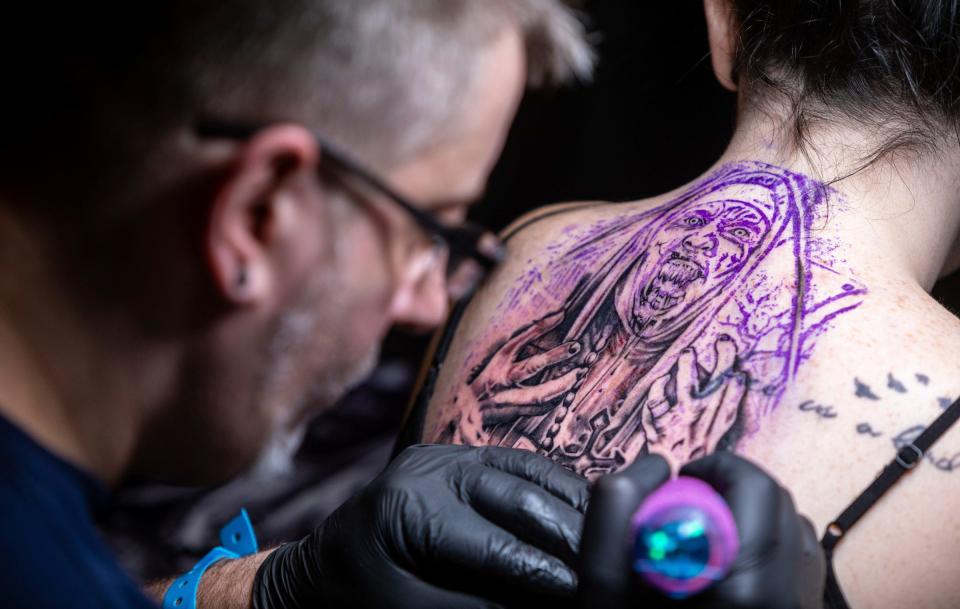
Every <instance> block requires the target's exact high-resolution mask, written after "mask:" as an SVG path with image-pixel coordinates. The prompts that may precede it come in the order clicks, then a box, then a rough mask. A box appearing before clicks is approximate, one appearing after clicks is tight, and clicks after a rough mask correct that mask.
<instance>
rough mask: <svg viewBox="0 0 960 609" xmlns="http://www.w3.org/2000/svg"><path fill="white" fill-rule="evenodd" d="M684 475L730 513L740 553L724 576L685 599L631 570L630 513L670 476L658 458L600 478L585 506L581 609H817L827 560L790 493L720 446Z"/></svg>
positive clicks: (747, 462) (646, 460) (641, 461)
mask: <svg viewBox="0 0 960 609" xmlns="http://www.w3.org/2000/svg"><path fill="white" fill-rule="evenodd" d="M680 473H681V474H682V475H684V476H691V477H694V478H700V479H701V480H703V481H705V482H707V483H708V484H710V485H711V486H713V487H714V488H715V489H716V490H717V492H719V493H720V495H722V496H723V498H724V499H725V500H726V502H727V504H728V505H729V506H730V510H731V511H732V512H733V516H734V519H735V520H736V523H737V528H738V529H739V533H740V552H739V554H738V555H737V559H736V561H735V562H734V564H733V567H732V569H731V571H730V573H729V574H728V576H727V577H726V579H724V580H723V581H721V582H719V583H717V584H716V585H715V586H713V587H712V588H710V589H708V590H706V591H704V592H703V593H701V594H698V595H695V596H692V597H690V598H688V599H686V600H683V601H671V600H669V599H667V598H666V597H664V596H662V595H660V594H659V593H658V592H656V591H654V590H651V589H649V588H646V587H644V586H643V585H642V584H641V583H640V582H639V578H638V577H637V576H635V575H634V574H633V571H632V570H631V564H630V563H631V548H630V543H629V539H628V538H629V534H630V518H631V516H632V515H633V513H634V512H635V511H636V510H637V508H638V507H639V506H640V504H641V503H642V502H643V500H644V499H645V498H646V497H647V495H649V494H650V493H652V492H653V491H654V490H656V489H657V488H658V487H659V486H660V485H661V484H663V482H665V481H666V480H667V479H668V478H669V474H670V471H669V467H668V466H667V464H666V462H665V461H664V460H663V459H661V458H660V457H657V456H649V457H644V458H643V459H640V460H639V461H637V462H636V463H634V464H633V465H631V466H630V467H629V468H627V469H625V470H624V471H622V472H620V473H617V474H614V475H611V476H607V477H605V478H602V479H600V481H598V483H597V484H596V487H595V490H594V493H593V498H592V499H591V503H590V508H589V509H588V511H587V517H586V522H585V528H584V532H583V541H582V552H581V556H580V570H579V573H580V592H579V594H578V598H579V605H580V606H581V607H583V608H584V609H589V608H601V607H602V608H604V609H626V608H638V609H639V608H646V609H649V608H652V607H657V608H659V607H673V606H676V607H691V608H697V609H699V608H703V609H707V608H709V609H754V608H755V609H761V608H762V609H820V608H821V607H822V606H823V588H824V579H825V573H826V570H825V562H824V557H823V552H822V551H821V549H820V545H819V543H818V541H817V535H816V532H815V531H814V528H813V525H812V524H810V521H808V520H807V519H806V518H804V517H803V516H800V515H799V514H797V511H796V508H795V507H794V504H793V500H792V499H791V497H790V494H789V493H788V492H787V491H786V490H785V489H783V488H782V487H780V486H779V485H778V484H777V483H776V482H775V481H774V480H773V479H772V478H771V477H770V476H768V475H767V474H766V473H764V472H763V471H762V470H761V469H760V468H758V467H757V466H755V465H753V464H751V463H750V462H749V461H746V460H744V459H741V458H739V457H737V456H735V455H733V454H732V453H727V452H719V453H715V454H713V455H711V456H709V457H706V458H704V459H700V460H698V461H694V462H692V463H690V464H688V465H687V466H686V467H684V468H683V469H682V470H681V472H680Z"/></svg>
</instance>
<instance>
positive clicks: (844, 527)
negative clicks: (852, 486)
mask: <svg viewBox="0 0 960 609" xmlns="http://www.w3.org/2000/svg"><path fill="white" fill-rule="evenodd" d="M958 419H960V399H958V400H957V401H955V402H954V403H953V404H952V405H951V406H950V407H949V408H947V410H946V412H944V413H943V414H941V415H940V416H939V417H938V418H937V420H936V421H934V422H933V423H932V424H931V425H930V426H929V427H927V428H926V429H925V430H924V432H923V433H922V434H920V436H919V437H917V439H916V440H914V441H913V442H912V443H910V444H907V445H905V446H902V447H900V450H899V451H897V456H896V458H895V459H894V460H893V461H892V462H891V463H890V464H889V465H887V466H886V467H885V468H883V472H882V473H881V474H880V476H879V477H878V478H877V479H876V480H874V481H873V484H871V485H870V486H869V487H867V490H865V491H864V492H863V493H862V494H861V495H860V496H859V497H857V499H856V500H855V501H854V502H853V503H851V504H850V507H848V508H847V509H846V510H844V512H843V513H842V514H840V517H839V518H837V519H836V520H835V521H834V522H833V523H831V524H830V526H828V527H827V532H826V533H825V534H824V536H823V540H822V542H821V544H822V545H823V549H824V550H825V551H826V552H827V554H828V555H830V554H832V553H833V549H834V548H835V547H836V545H837V543H839V542H840V540H841V539H842V538H843V536H844V534H845V533H846V532H847V531H849V530H850V528H851V527H853V525H855V524H856V523H857V521H859V520H860V519H861V518H862V517H863V515H864V514H866V513H867V510H869V509H870V508H871V507H873V505H874V504H875V503H876V502H877V501H879V500H880V498H881V497H883V495H884V494H886V492H887V491H889V490H890V487H892V486H893V485H894V484H896V482H897V481H898V480H900V478H902V477H903V475H904V474H905V473H907V472H908V471H910V470H912V469H913V468H915V467H916V466H917V465H919V464H920V461H921V460H922V459H923V458H924V456H925V455H926V453H927V451H928V450H929V449H930V447H931V446H932V445H933V443H934V442H936V441H937V440H939V439H940V437H941V436H942V435H943V434H944V433H946V432H947V430H948V429H950V427H952V426H953V424H954V423H956V422H957V420H958Z"/></svg>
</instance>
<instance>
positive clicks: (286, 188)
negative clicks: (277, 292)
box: [204, 125, 320, 306]
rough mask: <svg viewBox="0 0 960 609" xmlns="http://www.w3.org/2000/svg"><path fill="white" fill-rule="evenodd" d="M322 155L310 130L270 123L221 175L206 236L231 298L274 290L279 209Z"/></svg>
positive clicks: (243, 301)
mask: <svg viewBox="0 0 960 609" xmlns="http://www.w3.org/2000/svg"><path fill="white" fill-rule="evenodd" d="M319 154H320V152H319V150H318V149H317V144H316V141H315V140H314V138H313V136H312V135H311V134H310V132H309V131H307V130H306V129H304V128H302V127H299V126H287V125H278V126H273V127H268V128H266V129H263V130H262V131H259V132H258V133H257V134H256V135H254V136H253V137H252V138H251V139H250V140H248V141H247V142H245V143H244V144H243V147H242V149H241V151H240V154H239V157H238V158H237V159H236V161H235V162H234V164H233V165H232V166H231V167H230V169H229V171H228V173H227V175H226V177H224V178H222V181H221V183H220V187H219V189H218V191H217V194H216V196H215V198H214V200H213V202H212V207H211V209H210V216H209V224H208V227H207V231H206V234H205V235H204V240H205V249H206V255H207V259H208V263H209V266H210V271H211V274H212V276H213V279H214V282H215V284H216V287H217V289H218V291H219V292H220V294H221V295H222V297H223V298H224V299H225V300H227V301H228V302H231V303H233V304H234V305H238V306H242V305H250V304H254V303H256V302H261V301H263V300H264V299H267V298H269V296H270V294H271V292H272V291H273V290H274V289H275V283H276V282H277V277H276V276H275V275H276V269H275V266H274V264H272V262H273V259H274V257H273V256H271V245H272V244H273V240H274V239H275V237H276V232H277V230H279V229H278V228H277V225H278V224H279V223H278V221H277V219H278V216H279V214H280V213H281V212H282V210H281V209H280V207H281V206H282V205H283V203H284V201H288V200H289V197H288V195H292V194H295V181H294V178H295V177H296V176H297V175H298V174H299V173H300V172H305V171H308V172H311V173H312V172H314V171H315V170H316V167H317V163H318V162H319Z"/></svg>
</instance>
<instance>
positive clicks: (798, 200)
mask: <svg viewBox="0 0 960 609" xmlns="http://www.w3.org/2000/svg"><path fill="white" fill-rule="evenodd" d="M844 204H845V203H844V201H843V198H842V197H841V196H840V195H839V193H836V192H835V191H833V190H831V189H830V188H828V187H827V186H825V185H823V184H821V183H819V182H817V181H815V180H812V179H810V178H808V177H805V176H802V175H799V174H796V173H793V172H790V171H787V170H785V169H782V168H780V167H776V166H772V165H767V164H762V163H754V162H741V163H733V164H730V165H727V166H724V167H723V168H721V169H720V170H718V171H717V172H716V173H714V174H713V175H711V176H710V177H708V178H706V179H704V180H703V181H701V182H700V183H698V184H697V185H695V186H693V187H691V188H689V189H687V190H686V191H685V192H684V193H682V194H681V195H680V196H678V197H676V198H675V199H673V200H672V201H670V202H668V203H666V204H663V205H661V206H659V207H657V208H655V209H652V210H649V211H642V212H633V213H625V214H621V215H620V216H617V217H614V218H611V219H606V220H602V221H598V222H596V223H594V224H592V225H575V226H570V227H568V228H567V229H566V230H565V231H563V237H562V238H559V239H558V240H557V241H555V242H552V243H547V244H545V245H544V246H543V252H544V255H545V256H546V258H547V260H546V261H545V262H543V263H540V264H536V265H532V264H531V265H530V267H529V268H528V269H527V270H526V271H525V272H524V273H523V275H522V276H521V278H520V279H519V280H518V281H517V283H516V284H515V285H514V286H513V287H512V288H511V289H510V290H509V291H508V292H507V293H506V295H505V296H504V298H503V300H502V301H501V302H500V304H499V307H498V308H497V311H496V313H495V315H494V317H493V319H491V320H490V323H489V324H488V327H487V329H486V330H485V333H484V334H483V335H481V336H480V337H478V338H476V339H474V340H473V341H472V343H471V344H470V346H468V348H467V349H468V353H467V360H466V364H465V366H464V369H463V371H462V372H461V373H460V380H459V381H457V383H458V384H457V385H456V386H455V387H454V389H453V390H452V391H453V393H455V394H457V395H464V396H468V397H469V398H470V399H469V400H466V399H462V400H460V402H459V404H460V405H459V406H458V407H456V408H452V409H448V410H447V411H446V413H444V412H443V411H441V414H440V420H439V423H438V424H437V425H436V427H435V428H434V429H431V430H427V433H426V439H427V440H428V441H436V442H455V443H464V444H490V445H499V446H509V447H516V448H523V449H527V450H533V451H536V452H538V453H540V454H543V455H545V456H547V457H549V458H550V459H553V460H554V461H556V462H558V463H560V464H562V465H565V466H567V467H568V468H570V469H572V470H574V471H576V472H578V473H580V474H583V475H585V476H588V477H590V478H595V477H597V476H599V475H602V474H606V473H610V472H613V471H616V470H618V469H620V468H621V467H623V466H624V465H625V464H627V463H629V462H631V461H633V460H634V459H636V458H637V457H639V456H640V455H643V454H647V453H651V452H655V453H658V454H661V455H663V456H664V457H665V458H667V460H668V461H670V462H671V464H672V465H673V466H674V467H675V468H676V467H679V466H680V465H682V464H684V463H686V462H688V461H690V460H692V459H695V458H698V457H701V456H704V455H706V454H708V453H711V452H713V451H715V450H718V449H734V448H736V446H737V445H738V444H739V442H740V441H741V440H742V439H744V438H745V437H749V436H751V435H753V434H756V433H757V432H758V431H759V430H760V428H761V426H762V424H763V421H764V419H765V417H766V416H767V415H769V414H770V413H771V412H772V411H773V410H774V409H775V408H777V406H778V405H779V403H780V401H781V399H782V398H783V396H784V394H785V392H786V390H787V388H788V387H789V386H790V383H791V381H792V380H793V379H794V378H795V376H796V375H797V373H798V371H799V370H800V369H801V367H802V366H803V365H804V363H805V362H807V361H808V360H809V359H810V358H811V356H812V354H813V351H814V347H815V344H816V342H817V339H818V338H819V337H820V336H821V335H823V334H824V333H825V332H828V331H829V330H830V328H831V327H833V326H834V324H835V323H837V321H838V320H839V318H841V317H842V316H843V315H844V314H846V313H849V312H850V311H853V310H854V309H856V308H857V307H859V306H860V304H861V303H862V301H863V299H864V297H865V296H866V294H867V289H866V288H865V287H864V286H863V285H862V284H860V283H859V281H858V280H857V279H856V277H855V274H854V273H853V271H852V270H851V269H849V268H847V266H846V263H845V262H844V261H843V260H842V259H840V258H839V256H837V254H836V251H837V244H835V243H834V242H832V241H829V240H828V239H827V238H825V237H823V236H822V235H821V234H820V233H819V232H818V231H816V230H815V227H816V226H817V225H818V223H820V222H822V221H823V220H824V219H825V217H826V214H827V213H828V209H829V207H830V206H831V205H832V206H837V205H844ZM768 269H778V273H777V274H773V273H772V272H770V271H769V270H768ZM780 269H792V271H788V272H787V273H786V276H784V271H782V270H780ZM791 272H792V274H791ZM468 401H469V402H472V403H473V405H472V406H471V407H467V406H464V404H465V403H466V402H468ZM446 403H447V404H450V403H452V396H451V397H448V399H447V400H446ZM809 407H810V408H813V409H814V411H815V412H817V414H818V415H819V416H821V417H823V418H832V417H833V416H836V413H835V412H834V411H833V410H832V409H829V407H825V406H824V407H822V408H820V409H817V408H815V407H814V406H813V405H812V404H811V405H810V406H809Z"/></svg>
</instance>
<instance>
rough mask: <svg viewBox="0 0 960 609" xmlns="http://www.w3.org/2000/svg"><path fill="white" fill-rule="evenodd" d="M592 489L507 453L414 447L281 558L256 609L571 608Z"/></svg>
mask: <svg viewBox="0 0 960 609" xmlns="http://www.w3.org/2000/svg"><path fill="white" fill-rule="evenodd" d="M588 494H589V487H588V483H587V482H586V481H585V480H584V479H583V478H580V477H579V476H577V475H576V474H573V473H571V472H569V471H567V470H565V469H563V468H562V467H560V466H558V465H556V464H555V463H553V462H552V461H550V460H549V459H546V458H544V457H541V456H538V455H536V454H533V453H529V452H525V451H519V450H512V449H506V448H492V447H487V448H467V447H463V446H414V447H412V448H409V449H407V450H406V451H404V452H403V453H402V454H400V456H399V457H397V458H396V459H395V460H394V461H393V463H391V464H390V465H389V466H388V467H387V469H386V470H385V471H384V472H383V473H382V474H381V475H380V476H379V477H378V478H377V479H376V480H375V481H374V482H373V483H371V484H370V486H368V487H367V488H365V489H364V490H362V491H361V492H360V493H358V494H357V495H356V496H354V497H353V498H352V499H350V500H349V501H348V502H347V503H346V504H344V505H343V506H342V507H341V508H339V509H338V510H337V511H336V512H334V513H333V515H331V516H330V518H328V519H327V521H326V522H325V523H324V525H323V526H322V527H320V528H319V529H318V530H317V531H316V532H314V533H313V534H311V535H310V536H308V537H306V538H305V539H303V540H301V541H299V542H296V543H292V544H288V545H286V546H283V547H281V548H279V549H278V550H277V551H275V552H274V553H273V554H271V555H270V556H269V557H268V558H267V559H266V561H265V562H264V564H263V565H262V566H261V568H260V570H259V571H258V572H257V578H256V580H255V583H254V594H253V596H254V599H253V607H254V609H281V608H282V609H327V608H330V609H340V608H348V607H349V608H356V609H363V608H375V609H391V608H398V609H399V608H414V607H415V608H417V609H475V608H480V607H484V608H495V607H503V606H517V607H522V606H530V605H533V606H539V605H538V603H543V604H547V603H549V604H550V606H563V605H565V604H569V603H570V602H572V601H571V599H572V597H573V594H574V591H575V589H576V585H577V578H576V575H575V573H574V570H573V568H572V566H571V565H573V564H574V561H575V557H576V555H577V553H578V551H579V542H580V533H581V530H582V528H583V512H584V510H585V509H586V504H587V499H588Z"/></svg>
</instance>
